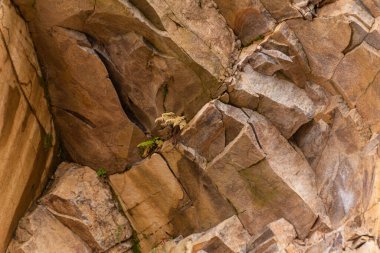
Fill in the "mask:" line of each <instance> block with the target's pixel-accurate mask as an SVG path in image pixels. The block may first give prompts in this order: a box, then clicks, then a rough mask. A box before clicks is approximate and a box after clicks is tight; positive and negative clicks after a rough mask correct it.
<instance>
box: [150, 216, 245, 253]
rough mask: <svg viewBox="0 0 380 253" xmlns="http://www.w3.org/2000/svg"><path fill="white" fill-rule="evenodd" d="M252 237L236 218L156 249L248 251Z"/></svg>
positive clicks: (214, 252)
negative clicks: (247, 247) (248, 243)
mask: <svg viewBox="0 0 380 253" xmlns="http://www.w3.org/2000/svg"><path fill="white" fill-rule="evenodd" d="M249 239H250V236H249V234H248V232H247V231H246V230H245V229H244V227H243V225H242V224H241V223H240V221H239V219H238V218H237V217H236V216H232V217H231V218H229V219H227V220H225V221H223V222H221V223H220V224H218V225H217V226H216V227H214V228H211V229H209V230H207V231H205V232H203V233H199V234H193V235H191V236H189V237H186V238H184V239H182V240H180V241H170V242H168V243H166V244H165V245H164V246H163V247H161V248H157V249H155V250H156V252H157V253H159V252H160V253H161V252H171V253H177V252H178V253H180V252H181V253H193V252H208V253H217V252H226V253H227V252H231V253H239V252H245V251H246V245H247V242H248V241H249Z"/></svg>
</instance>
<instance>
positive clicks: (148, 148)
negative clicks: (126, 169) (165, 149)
mask: <svg viewBox="0 0 380 253" xmlns="http://www.w3.org/2000/svg"><path fill="white" fill-rule="evenodd" d="M163 143H164V142H163V141H162V140H161V138H160V137H153V138H151V139H149V140H146V141H143V142H141V143H140V144H139V145H137V147H138V148H139V149H140V151H141V157H144V158H145V157H148V156H149V155H150V154H152V153H153V152H154V151H156V150H157V149H158V148H160V147H162V144H163Z"/></svg>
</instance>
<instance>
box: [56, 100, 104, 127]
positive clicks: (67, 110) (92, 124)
mask: <svg viewBox="0 0 380 253" xmlns="http://www.w3.org/2000/svg"><path fill="white" fill-rule="evenodd" d="M52 107H55V108H57V109H59V110H62V111H64V112H66V113H68V114H70V115H72V116H74V117H75V118H77V119H79V120H80V121H82V122H84V123H85V124H86V125H88V126H90V127H91V128H96V125H95V123H93V122H92V121H91V120H90V119H88V118H87V117H85V116H83V115H82V114H80V113H78V112H75V111H72V110H69V109H65V108H62V107H59V106H56V105H52Z"/></svg>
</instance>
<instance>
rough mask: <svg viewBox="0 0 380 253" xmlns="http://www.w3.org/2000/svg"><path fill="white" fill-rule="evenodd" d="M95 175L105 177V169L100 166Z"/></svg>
mask: <svg viewBox="0 0 380 253" xmlns="http://www.w3.org/2000/svg"><path fill="white" fill-rule="evenodd" d="M96 175H98V177H106V176H107V171H106V169H104V168H100V169H98V170H97V171H96Z"/></svg>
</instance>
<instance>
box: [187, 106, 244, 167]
mask: <svg viewBox="0 0 380 253" xmlns="http://www.w3.org/2000/svg"><path fill="white" fill-rule="evenodd" d="M247 119H248V118H247V116H246V115H245V114H244V113H243V111H242V110H240V109H239V108H236V107H233V106H230V105H226V104H223V103H221V102H219V101H218V100H215V101H212V102H210V103H208V104H206V105H205V106H203V108H202V109H201V110H200V111H199V112H198V113H197V115H196V116H195V117H194V118H193V119H192V120H191V121H190V122H189V123H188V126H187V128H186V129H184V131H183V132H182V133H181V136H180V137H179V139H180V142H181V143H183V144H184V145H185V146H187V147H190V148H192V149H194V150H195V151H196V152H197V154H199V155H201V156H203V157H204V158H205V159H206V160H207V161H211V160H212V159H213V158H214V157H215V156H217V155H218V154H219V153H221V152H222V151H223V149H224V147H225V146H226V145H227V144H228V143H230V142H231V141H232V140H233V139H234V138H235V137H236V136H237V135H238V134H239V132H240V130H241V128H242V127H243V125H244V124H245V123H246V122H247Z"/></svg>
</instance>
